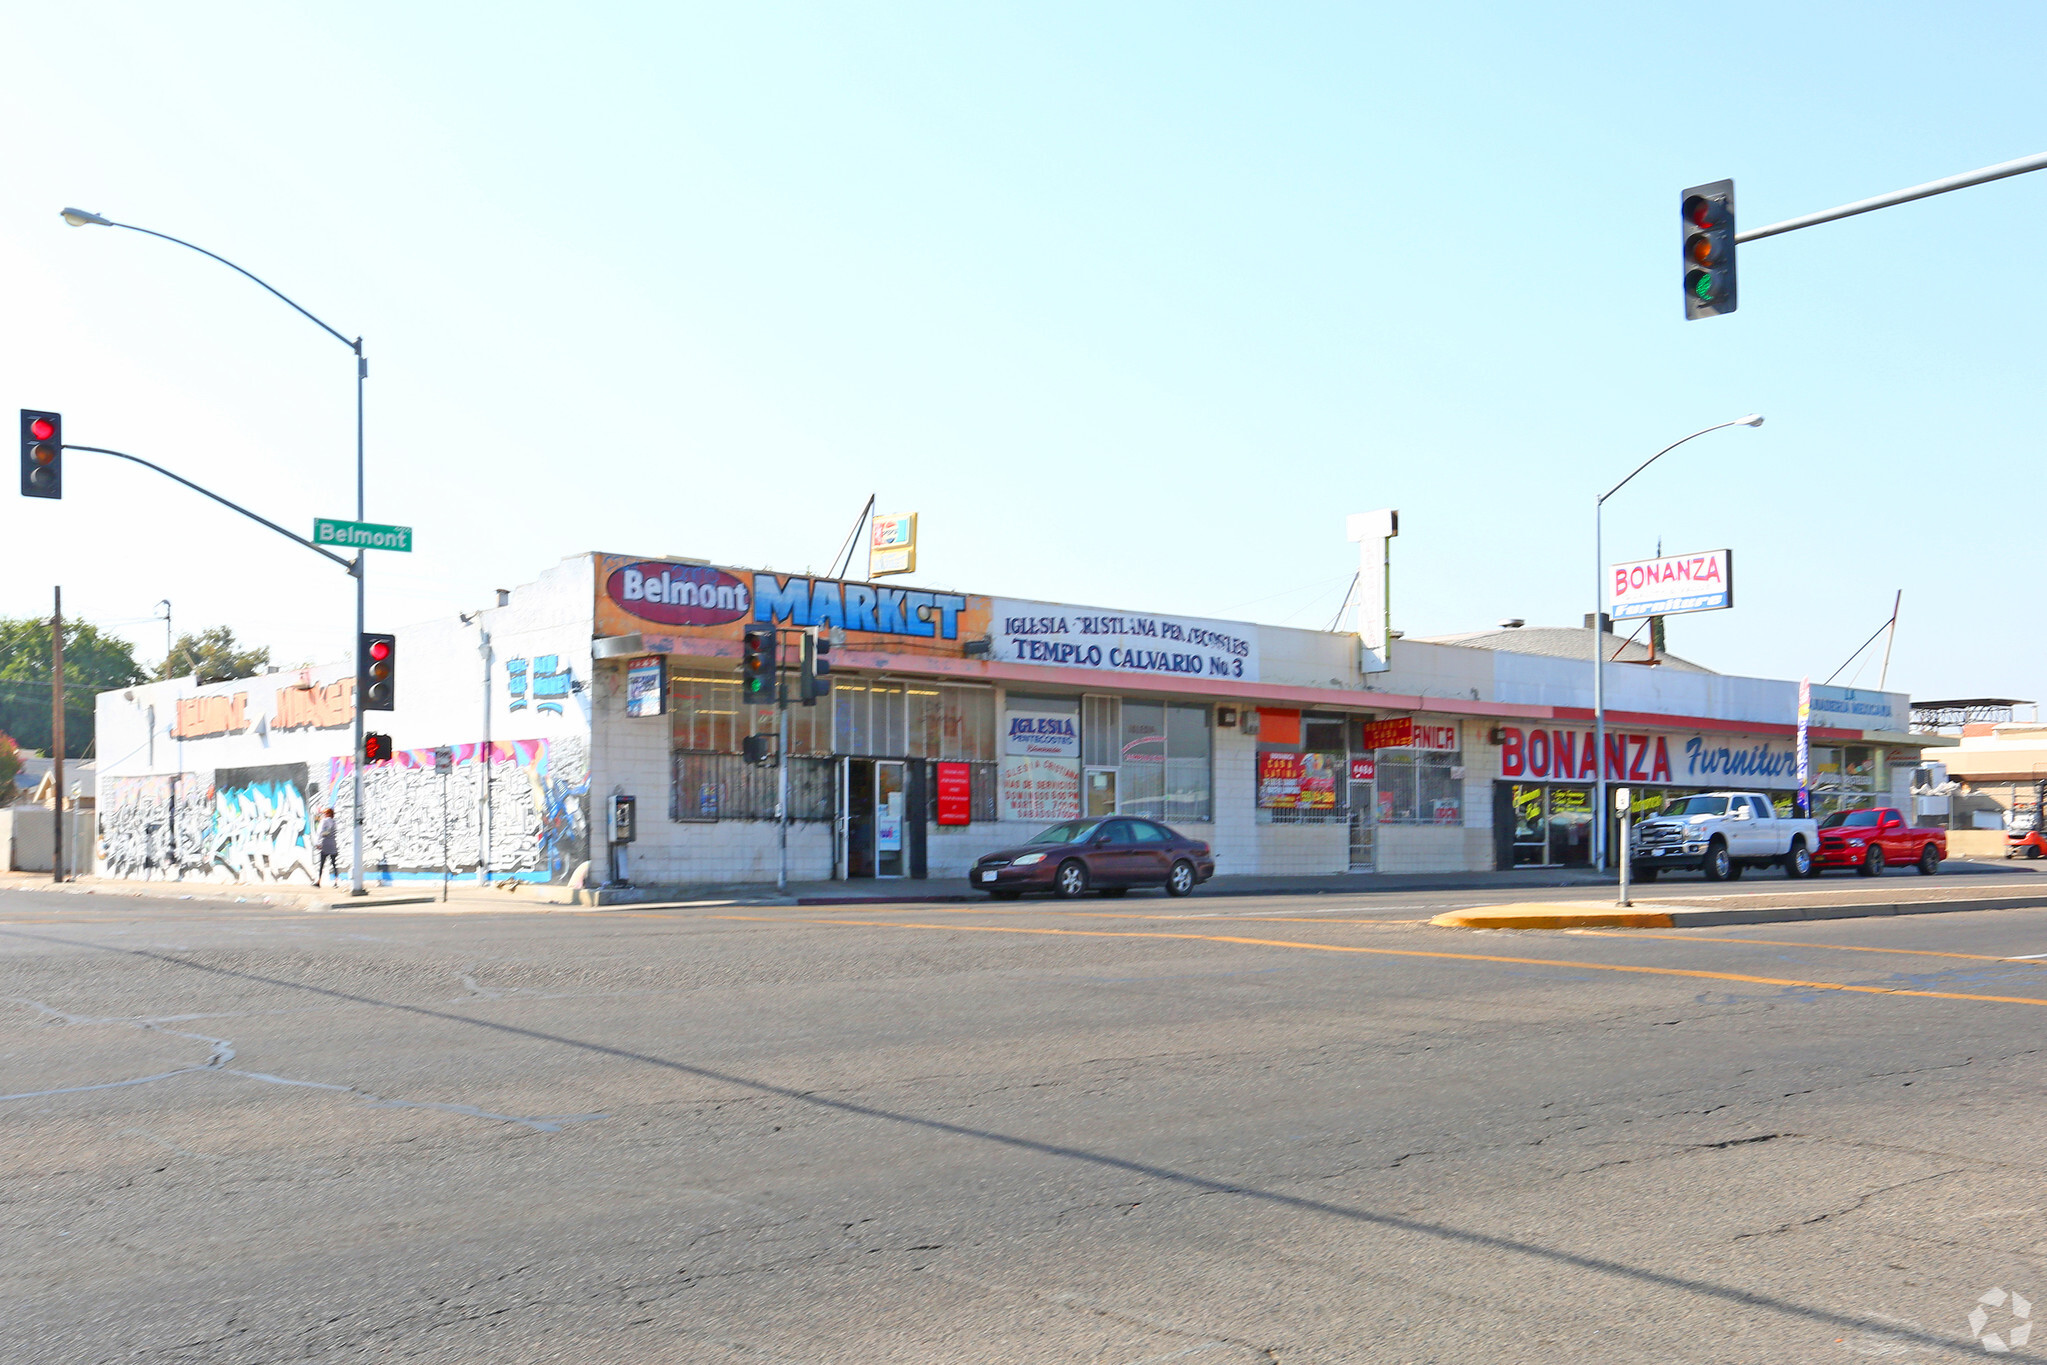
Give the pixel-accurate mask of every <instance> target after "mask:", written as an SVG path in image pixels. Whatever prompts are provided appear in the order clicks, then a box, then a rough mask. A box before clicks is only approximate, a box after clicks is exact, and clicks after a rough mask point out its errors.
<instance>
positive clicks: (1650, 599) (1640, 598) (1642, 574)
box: [1607, 550, 1734, 621]
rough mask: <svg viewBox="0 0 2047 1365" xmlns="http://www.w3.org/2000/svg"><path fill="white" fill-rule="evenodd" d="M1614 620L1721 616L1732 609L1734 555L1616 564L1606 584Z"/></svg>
mask: <svg viewBox="0 0 2047 1365" xmlns="http://www.w3.org/2000/svg"><path fill="white" fill-rule="evenodd" d="M1607 593H1608V598H1607V600H1608V603H1609V610H1610V611H1611V612H1612V614H1613V619H1614V620H1616V621H1631V620H1638V619H1640V618H1641V617H1644V616H1676V615H1678V614H1679V613H1681V612H1687V611H1718V610H1720V609H1721V608H1722V607H1731V606H1733V605H1734V551H1732V550H1707V551H1706V552H1705V553H1703V554H1691V555H1665V556H1663V557H1662V558H1660V559H1638V560H1635V561H1634V562H1632V563H1628V564H1616V565H1614V566H1613V569H1612V570H1611V577H1610V578H1609V579H1608V582H1607Z"/></svg>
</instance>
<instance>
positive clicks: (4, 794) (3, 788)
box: [0, 735, 21, 806]
mask: <svg viewBox="0 0 2047 1365" xmlns="http://www.w3.org/2000/svg"><path fill="white" fill-rule="evenodd" d="M20 772H21V746H20V745H18V744H16V743H15V742H14V741H13V740H12V739H11V738H9V737H8V736H6V735H0V806H7V805H12V804H13V803H14V779H15V777H16V776H17V775H19V774H20Z"/></svg>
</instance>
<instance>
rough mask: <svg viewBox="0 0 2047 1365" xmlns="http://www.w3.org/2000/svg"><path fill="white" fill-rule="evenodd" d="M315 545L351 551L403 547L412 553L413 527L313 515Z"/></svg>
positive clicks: (397, 548) (400, 548)
mask: <svg viewBox="0 0 2047 1365" xmlns="http://www.w3.org/2000/svg"><path fill="white" fill-rule="evenodd" d="M313 544H315V545H339V546H341V547H342V548H344V549H350V550H402V551H404V552H405V553H406V554H411V553H412V528H411V527H410V526H378V525H377V524H375V523H374V522H368V521H336V520H334V519H333V518H331V517H315V518H313Z"/></svg>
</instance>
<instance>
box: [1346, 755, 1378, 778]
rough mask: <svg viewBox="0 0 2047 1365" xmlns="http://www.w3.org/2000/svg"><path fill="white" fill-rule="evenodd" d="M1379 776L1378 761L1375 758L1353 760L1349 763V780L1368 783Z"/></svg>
mask: <svg viewBox="0 0 2047 1365" xmlns="http://www.w3.org/2000/svg"><path fill="white" fill-rule="evenodd" d="M1378 775H1379V760H1378V759H1376V758H1354V759H1352V760H1351V761H1350V780H1351V781H1353V782H1370V781H1371V780H1372V779H1373V778H1375V777H1377V776H1378Z"/></svg>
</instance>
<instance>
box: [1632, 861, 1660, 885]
mask: <svg viewBox="0 0 2047 1365" xmlns="http://www.w3.org/2000/svg"><path fill="white" fill-rule="evenodd" d="M1662 870H1663V869H1662V868H1660V867H1648V866H1645V865H1644V864H1641V863H1637V864H1635V866H1634V867H1633V868H1631V869H1629V871H1630V872H1631V873H1632V875H1633V876H1634V878H1635V880H1636V881H1638V882H1653V881H1655V880H1656V874H1657V873H1659V872H1661V871H1662Z"/></svg>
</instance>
